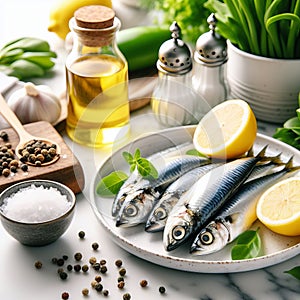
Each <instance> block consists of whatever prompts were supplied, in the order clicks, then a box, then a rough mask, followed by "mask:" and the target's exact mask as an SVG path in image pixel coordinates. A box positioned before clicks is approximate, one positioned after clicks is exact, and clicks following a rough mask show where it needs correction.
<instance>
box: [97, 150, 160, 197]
mask: <svg viewBox="0 0 300 300" xmlns="http://www.w3.org/2000/svg"><path fill="white" fill-rule="evenodd" d="M122 155H123V158H124V159H125V161H126V162H127V163H128V164H129V167H130V168H129V171H130V173H132V172H134V171H135V170H137V171H138V173H139V174H140V175H141V176H142V177H145V178H157V177H158V172H157V170H156V168H155V167H154V165H153V164H152V163H151V162H150V161H149V160H148V159H146V158H144V157H142V156H141V151H140V149H136V150H135V152H134V154H131V153H129V152H127V151H124V152H123V153H122ZM127 178H128V175H127V174H126V173H125V172H123V171H114V172H112V173H110V174H109V175H107V176H105V177H103V178H102V179H101V180H100V181H99V182H98V184H97V186H96V193H97V194H98V195H99V196H102V197H110V196H113V195H116V194H117V193H118V191H119V190H120V188H121V186H122V185H123V184H124V182H125V181H126V179H127Z"/></svg>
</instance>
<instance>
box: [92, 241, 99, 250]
mask: <svg viewBox="0 0 300 300" xmlns="http://www.w3.org/2000/svg"><path fill="white" fill-rule="evenodd" d="M92 248H93V250H97V249H98V248H99V244H98V243H96V242H95V243H93V244H92Z"/></svg>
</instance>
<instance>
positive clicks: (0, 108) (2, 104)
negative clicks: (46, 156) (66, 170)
mask: <svg viewBox="0 0 300 300" xmlns="http://www.w3.org/2000/svg"><path fill="white" fill-rule="evenodd" d="M0 112H1V114H2V116H3V117H4V118H5V119H6V121H7V122H8V123H9V124H10V125H11V126H12V128H13V129H14V130H15V131H16V132H17V134H18V136H19V139H20V140H19V143H18V145H17V147H16V149H15V153H16V155H17V156H18V158H19V159H21V160H22V157H23V155H22V153H21V152H22V150H23V149H24V148H25V147H26V145H27V144H30V143H31V142H33V141H39V142H42V143H45V144H46V145H47V146H51V145H55V149H56V154H55V155H54V156H53V157H52V159H51V160H48V161H46V162H42V163H41V166H47V165H49V164H52V163H54V162H56V161H57V160H58V159H59V157H60V153H61V149H60V147H59V145H58V144H57V143H56V142H53V141H51V140H48V139H45V138H41V137H37V136H33V135H31V134H30V133H29V132H27V131H26V130H25V128H24V127H23V125H22V124H21V122H20V120H19V119H18V118H17V116H16V115H15V113H14V112H13V111H12V110H11V109H10V107H9V105H8V104H7V102H6V101H5V99H4V98H3V96H2V95H1V94H0ZM25 163H26V164H29V165H32V166H36V164H35V163H33V162H30V161H26V162H25Z"/></svg>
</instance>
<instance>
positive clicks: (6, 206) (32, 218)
mask: <svg viewBox="0 0 300 300" xmlns="http://www.w3.org/2000/svg"><path fill="white" fill-rule="evenodd" d="M71 205H72V204H71V202H70V201H68V199H67V196H66V195H62V194H61V193H60V191H59V190H58V189H56V188H53V187H49V188H47V187H44V186H42V185H41V186H35V185H34V184H32V185H31V186H29V187H26V188H22V189H20V190H19V191H18V192H16V193H14V194H12V195H11V196H9V197H7V198H5V199H4V200H3V204H2V206H1V211H2V213H3V214H4V215H5V216H6V217H8V218H10V219H12V220H15V221H18V222H24V223H39V222H46V221H50V220H53V219H55V218H57V217H60V216H62V215H63V214H64V213H65V212H66V211H67V210H68V209H69V208H70V206H71Z"/></svg>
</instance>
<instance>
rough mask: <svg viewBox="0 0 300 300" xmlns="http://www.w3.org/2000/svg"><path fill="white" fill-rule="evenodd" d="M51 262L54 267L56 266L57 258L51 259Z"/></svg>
mask: <svg viewBox="0 0 300 300" xmlns="http://www.w3.org/2000/svg"><path fill="white" fill-rule="evenodd" d="M51 261H52V263H53V264H55V265H56V264H57V258H56V257H53V258H52V259H51Z"/></svg>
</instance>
